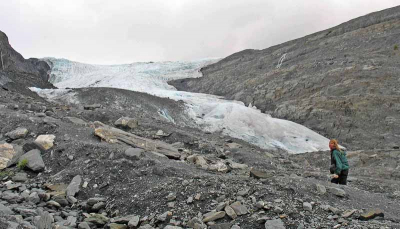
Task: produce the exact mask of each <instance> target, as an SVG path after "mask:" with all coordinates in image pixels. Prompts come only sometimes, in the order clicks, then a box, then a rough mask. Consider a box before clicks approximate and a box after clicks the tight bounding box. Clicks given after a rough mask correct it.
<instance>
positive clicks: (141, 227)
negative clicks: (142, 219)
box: [138, 224, 154, 229]
mask: <svg viewBox="0 0 400 229" xmlns="http://www.w3.org/2000/svg"><path fill="white" fill-rule="evenodd" d="M138 229H154V227H152V226H151V225H150V224H145V225H143V226H140V227H139V228H138Z"/></svg>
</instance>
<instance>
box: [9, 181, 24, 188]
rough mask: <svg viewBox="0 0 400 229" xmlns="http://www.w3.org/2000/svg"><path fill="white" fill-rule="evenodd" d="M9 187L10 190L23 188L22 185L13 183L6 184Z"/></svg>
mask: <svg viewBox="0 0 400 229" xmlns="http://www.w3.org/2000/svg"><path fill="white" fill-rule="evenodd" d="M6 185H7V189H8V190H13V189H18V188H19V187H21V185H22V184H21V183H12V182H9V183H8V182H6Z"/></svg>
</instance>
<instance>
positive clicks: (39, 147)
mask: <svg viewBox="0 0 400 229" xmlns="http://www.w3.org/2000/svg"><path fill="white" fill-rule="evenodd" d="M22 148H23V150H24V152H29V151H31V150H33V149H37V150H40V152H41V153H44V152H46V149H45V148H43V146H42V145H40V144H38V143H36V142H27V143H25V144H24V146H23V147H22Z"/></svg>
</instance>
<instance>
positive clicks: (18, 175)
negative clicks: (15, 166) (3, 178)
mask: <svg viewBox="0 0 400 229" xmlns="http://www.w3.org/2000/svg"><path fill="white" fill-rule="evenodd" d="M12 180H13V181H15V182H25V181H27V180H28V174H26V173H24V172H19V173H16V174H15V175H14V176H13V178H12Z"/></svg>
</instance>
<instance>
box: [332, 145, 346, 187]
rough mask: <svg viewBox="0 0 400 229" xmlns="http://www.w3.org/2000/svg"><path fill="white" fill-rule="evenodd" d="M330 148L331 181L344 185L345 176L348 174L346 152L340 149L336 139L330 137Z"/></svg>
mask: <svg viewBox="0 0 400 229" xmlns="http://www.w3.org/2000/svg"><path fill="white" fill-rule="evenodd" d="M329 148H330V149H331V169H330V170H331V173H333V175H332V180H331V182H332V183H335V184H341V185H346V184H347V176H348V175H349V162H348V161H347V157H346V152H345V151H344V150H342V149H340V147H339V144H338V141H337V140H336V139H332V140H330V141H329Z"/></svg>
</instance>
